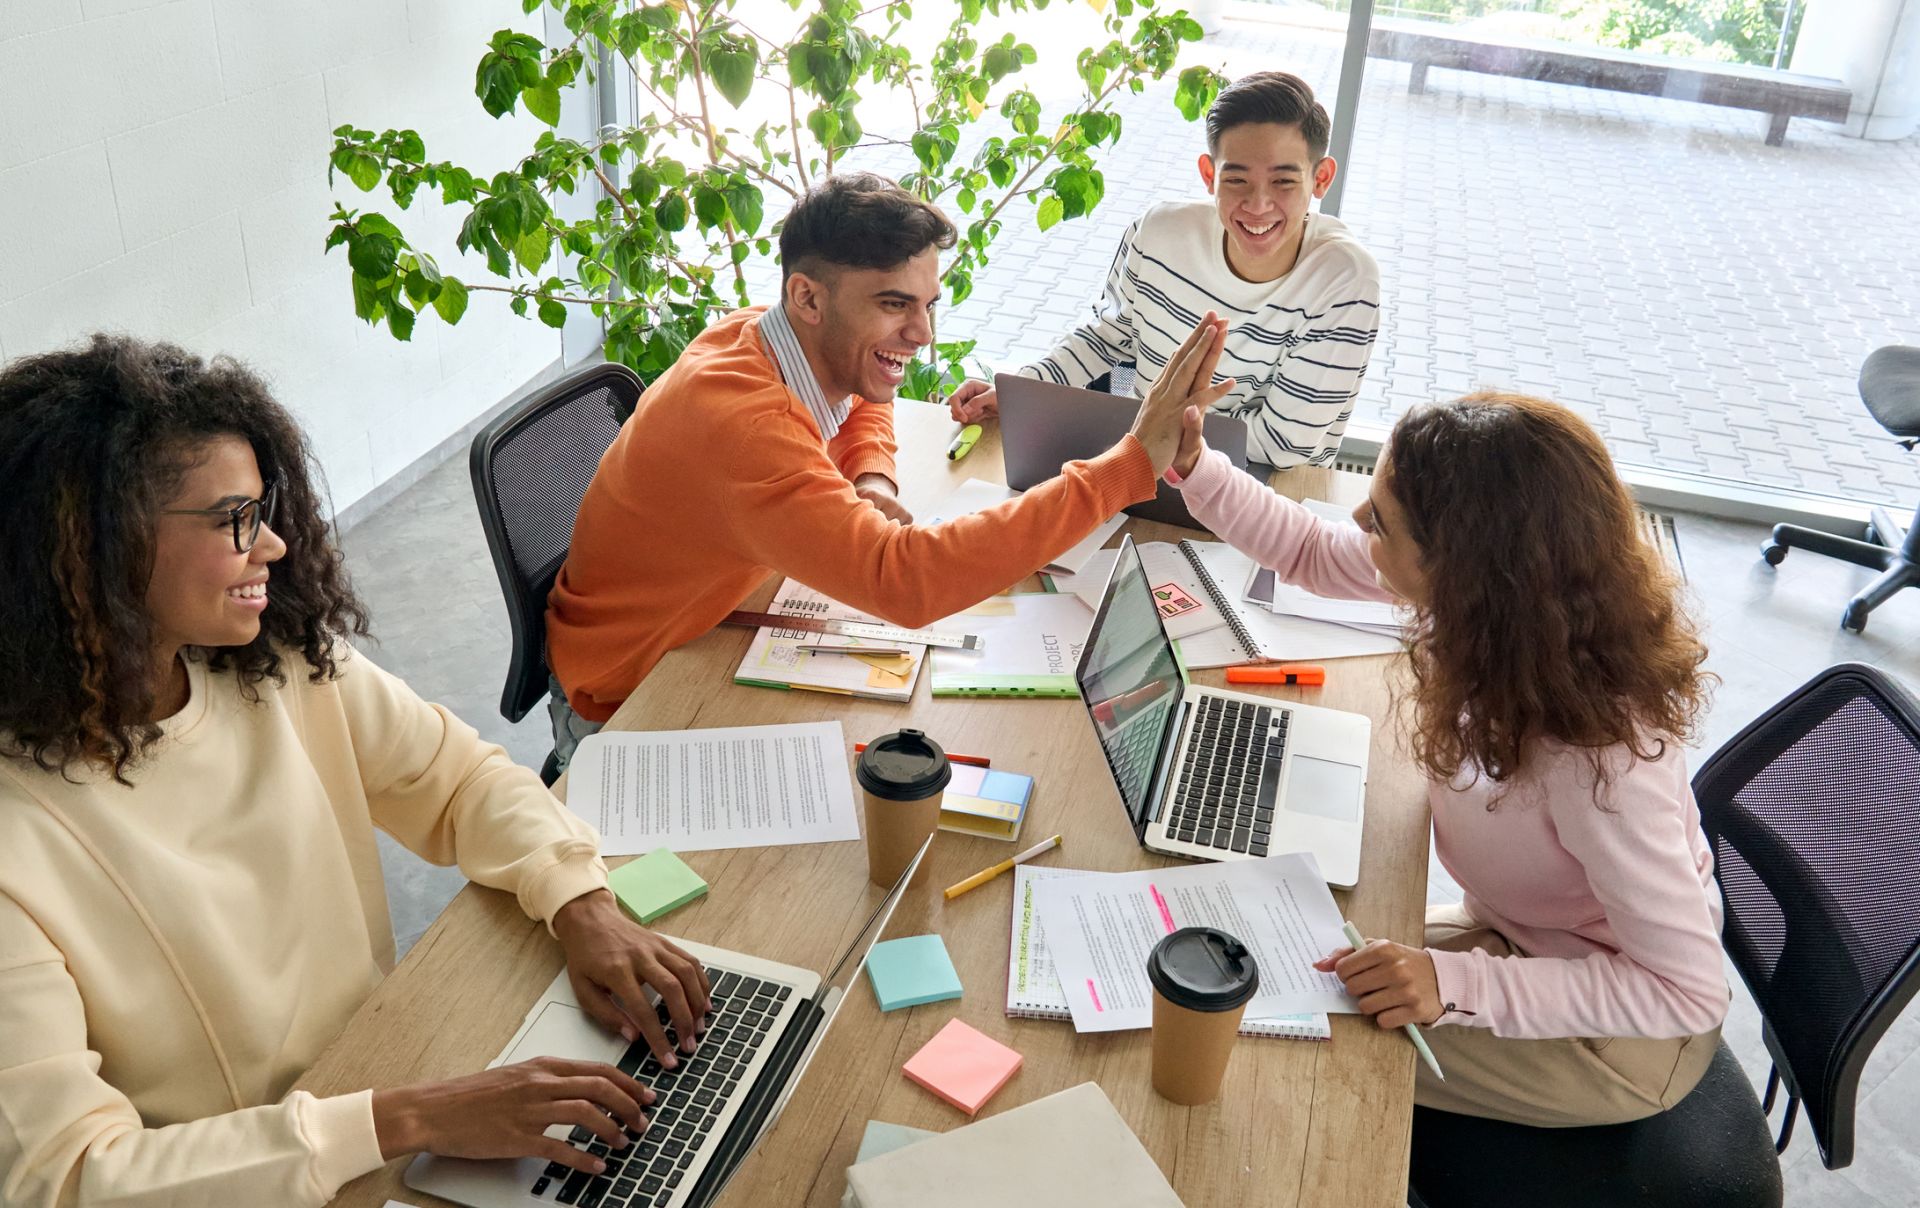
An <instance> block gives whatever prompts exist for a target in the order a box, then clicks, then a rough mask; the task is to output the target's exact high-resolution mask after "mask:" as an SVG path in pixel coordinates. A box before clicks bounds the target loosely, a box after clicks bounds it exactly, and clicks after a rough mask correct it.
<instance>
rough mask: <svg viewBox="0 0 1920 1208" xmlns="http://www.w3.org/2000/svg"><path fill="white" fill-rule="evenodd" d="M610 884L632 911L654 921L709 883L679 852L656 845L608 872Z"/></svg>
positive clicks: (624, 904)
mask: <svg viewBox="0 0 1920 1208" xmlns="http://www.w3.org/2000/svg"><path fill="white" fill-rule="evenodd" d="M607 888H608V889H611V890H613V896H614V897H616V898H618V899H619V900H620V905H621V906H622V907H623V908H624V909H625V910H626V912H627V913H628V914H630V915H632V916H633V917H634V918H636V919H639V920H640V921H641V922H642V923H651V922H653V920H655V919H657V918H659V917H660V916H661V915H663V914H666V913H668V912H670V911H674V910H678V909H680V908H681V907H682V906H685V905H686V904H687V903H688V902H691V901H693V900H694V899H695V898H697V897H699V896H700V895H702V894H704V893H706V892H707V883H706V882H705V881H703V880H701V879H700V874H699V873H697V872H695V871H693V869H691V868H688V867H687V865H686V861H684V860H682V859H681V858H680V857H679V856H676V855H674V854H673V853H672V852H670V851H668V850H667V849H666V848H664V847H656V848H655V849H653V850H652V851H650V852H648V853H647V854H646V855H644V856H641V857H640V858H639V859H638V860H629V861H627V862H626V863H625V864H622V865H621V866H620V867H618V868H616V869H614V870H613V871H612V872H610V873H608V874H607Z"/></svg>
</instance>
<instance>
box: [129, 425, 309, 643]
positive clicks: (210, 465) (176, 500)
mask: <svg viewBox="0 0 1920 1208" xmlns="http://www.w3.org/2000/svg"><path fill="white" fill-rule="evenodd" d="M196 452H197V456H196V460H195V462H194V463H193V465H192V466H190V467H189V468H188V469H187V471H186V473H185V474H184V475H182V477H181V480H180V484H179V488H178V489H177V490H176V491H175V492H174V495H173V498H171V499H169V500H167V501H165V502H164V503H162V504H161V507H162V508H166V509H175V508H186V509H195V510H199V509H218V510H222V511H224V510H225V509H227V508H232V507H238V506H239V505H240V504H243V503H245V502H246V501H247V500H249V499H258V498H260V496H261V494H262V493H263V492H264V491H265V489H266V484H265V483H264V482H263V481H262V480H261V477H260V465H259V463H258V461H256V460H255V458H254V455H253V446H252V445H250V444H248V443H247V442H246V441H245V440H243V439H242V438H240V437H238V436H218V437H214V438H212V439H211V440H208V441H207V442H206V443H205V444H204V445H203V446H202V447H201V448H200V449H199V450H197V451H196ZM241 536H242V538H243V539H244V538H245V536H246V529H245V526H244V525H243V526H242V528H241ZM286 552H287V543H286V542H284V541H282V540H281V539H280V537H279V535H278V534H277V533H275V532H274V531H273V529H272V528H271V527H269V526H267V525H265V524H262V525H261V526H260V535H259V537H258V538H257V539H256V540H255V541H254V543H253V549H252V550H251V551H249V552H247V553H244V554H243V553H237V552H235V550H234V548H233V525H232V523H231V522H230V521H228V519H227V518H226V517H225V516H224V515H223V516H218V517H215V516H179V515H171V516H169V515H162V516H158V517H156V518H155V525H154V536H153V576H152V577H151V578H150V579H149V580H148V581H147V596H146V608H147V615H148V616H149V617H151V618H152V620H153V632H154V642H155V645H156V648H158V649H159V650H160V652H161V654H162V655H163V657H164V658H165V659H167V660H169V661H170V660H171V658H172V656H173V654H174V652H176V651H177V650H179V648H180V647H182V646H245V645H246V644H247V643H249V642H251V641H253V639H254V638H256V637H258V636H259V634H260V614H261V613H263V612H265V611H266V609H267V578H268V573H267V568H268V566H269V565H270V564H271V563H273V562H276V561H278V560H279V559H280V557H281V555H283V554H285V553H286Z"/></svg>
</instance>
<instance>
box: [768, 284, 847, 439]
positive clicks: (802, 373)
mask: <svg viewBox="0 0 1920 1208" xmlns="http://www.w3.org/2000/svg"><path fill="white" fill-rule="evenodd" d="M760 338H761V339H762V340H764V341H765V342H766V345H767V351H769V352H771V353H772V354H773V362H774V365H775V367H776V368H778V369H779V370H780V377H781V378H782V379H783V380H784V381H785V382H786V383H787V389H789V390H791V391H793V392H794V394H796V395H798V396H799V398H800V401H801V402H803V403H805V404H806V405H807V410H808V411H809V412H811V413H812V415H813V422H814V423H816V424H819V425H820V435H821V437H822V438H824V439H826V440H832V439H833V438H834V437H835V436H837V435H839V433H840V425H841V424H844V423H846V422H847V415H848V413H849V412H851V411H852V410H853V396H852V395H848V396H847V397H845V398H843V399H841V400H840V401H839V402H837V403H829V402H828V401H827V395H826V391H824V390H822V389H820V379H819V378H817V377H815V376H814V374H813V366H812V365H810V364H808V363H807V354H806V353H805V352H804V351H802V350H801V348H800V337H798V336H796V335H794V333H793V323H792V322H791V321H790V320H789V319H788V318H787V312H786V308H785V307H784V306H769V307H768V308H767V310H766V313H765V314H763V315H761V316H760Z"/></svg>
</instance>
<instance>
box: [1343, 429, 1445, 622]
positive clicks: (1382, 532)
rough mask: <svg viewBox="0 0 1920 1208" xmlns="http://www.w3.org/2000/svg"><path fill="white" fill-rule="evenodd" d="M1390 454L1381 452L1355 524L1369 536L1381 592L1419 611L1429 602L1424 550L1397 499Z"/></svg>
mask: <svg viewBox="0 0 1920 1208" xmlns="http://www.w3.org/2000/svg"><path fill="white" fill-rule="evenodd" d="M1387 453H1388V450H1385V449H1382V450H1381V451H1380V460H1379V462H1378V463H1377V464H1376V465H1375V466H1374V470H1373V483H1372V485H1371V486H1370V487H1368V489H1367V499H1366V502H1364V503H1362V504H1361V505H1360V506H1359V507H1357V508H1355V509H1353V522H1354V523H1355V524H1357V525H1359V526H1360V529H1361V531H1362V532H1364V533H1366V534H1367V557H1368V558H1370V559H1371V560H1372V561H1373V577H1374V580H1375V581H1376V582H1377V583H1379V584H1380V587H1381V589H1382V590H1385V591H1389V592H1392V593H1393V594H1394V595H1396V596H1398V597H1400V598H1401V599H1402V600H1405V601H1406V602H1407V603H1409V604H1412V605H1413V606H1414V607H1416V608H1418V607H1421V606H1423V605H1425V604H1426V602H1427V575H1426V572H1425V571H1424V570H1423V569H1421V560H1422V557H1423V551H1422V550H1421V548H1420V543H1419V542H1417V541H1415V540H1414V539H1413V534H1412V532H1411V531H1410V530H1409V527H1408V524H1407V513H1406V509H1405V508H1403V507H1401V506H1400V501H1399V500H1398V499H1397V498H1395V497H1394V494H1393V490H1392V484H1391V479H1390V478H1389V476H1388V475H1389V466H1388V462H1387Z"/></svg>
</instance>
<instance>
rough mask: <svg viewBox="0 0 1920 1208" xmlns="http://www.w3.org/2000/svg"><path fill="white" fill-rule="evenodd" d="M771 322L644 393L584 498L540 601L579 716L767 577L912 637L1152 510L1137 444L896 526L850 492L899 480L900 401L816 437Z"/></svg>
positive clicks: (753, 322)
mask: <svg viewBox="0 0 1920 1208" xmlns="http://www.w3.org/2000/svg"><path fill="white" fill-rule="evenodd" d="M762 309H764V308H761V307H755V308H752V309H749V310H742V311H736V312H735V313H733V314H731V315H728V316H727V317H726V318H724V319H722V320H721V321H720V322H718V323H716V324H714V325H713V326H712V327H710V328H708V329H707V330H706V331H705V332H704V333H702V334H701V335H700V336H699V338H697V339H696V340H694V341H693V343H692V344H690V345H688V346H687V350H686V352H684V353H682V354H681V357H680V360H679V361H678V362H677V363H676V364H675V365H674V366H673V368H672V369H670V370H668V371H667V372H666V373H665V374H662V375H661V377H660V379H659V380H658V381H656V382H654V383H653V385H651V386H650V387H648V389H647V392H646V393H645V394H644V395H642V396H641V399H640V405H639V407H638V409H636V410H635V412H634V414H633V418H631V419H629V420H628V421H627V423H626V426H625V427H623V428H622V429H621V431H620V435H619V436H618V437H617V438H616V439H615V440H614V442H613V445H612V446H611V447H610V448H608V450H607V452H606V456H604V457H602V458H601V459H600V468H599V470H598V471H597V472H596V473H595V474H594V478H593V482H592V483H591V484H589V486H588V487H587V493H586V497H585V498H584V499H582V500H581V503H580V514H579V517H578V518H577V519H576V520H575V522H574V528H573V547H572V550H571V552H570V553H569V554H568V555H567V561H566V564H565V565H564V566H562V567H561V569H560V577H559V579H558V580H557V581H556V582H555V584H554V588H553V594H552V595H551V596H550V597H549V598H548V602H547V655H548V662H549V664H550V665H551V666H552V668H553V671H554V674H555V675H556V676H558V677H559V679H560V682H561V683H562V684H563V685H565V686H566V689H567V699H568V700H569V701H570V702H571V703H572V705H573V708H574V710H575V711H576V712H578V713H579V714H580V716H582V717H584V718H587V719H589V720H592V721H605V720H606V719H607V718H609V717H611V716H613V711H614V710H615V709H617V708H618V707H619V706H620V702H621V701H623V700H625V699H626V698H627V696H628V694H630V693H631V692H632V691H633V690H634V689H635V688H636V687H638V686H639V684H640V681H641V680H643V679H645V678H646V677H647V673H648V672H650V671H652V670H653V666H654V664H655V663H657V662H659V661H660V657H661V656H662V655H664V654H665V653H666V652H667V651H669V650H672V649H673V648H674V647H676V646H679V645H681V644H683V643H685V642H688V641H691V640H692V639H693V638H696V637H698V636H699V635H701V634H703V633H705V632H706V631H707V630H709V629H711V628H713V626H715V625H717V624H719V622H720V620H721V619H722V618H723V617H725V616H726V615H727V613H728V612H730V611H732V610H733V609H735V608H738V607H740V604H741V602H742V601H743V600H745V599H746V598H747V596H748V595H749V594H751V593H752V591H753V590H754V588H755V587H757V586H758V585H759V584H760V583H761V582H762V581H763V580H765V578H766V577H767V576H768V574H770V573H778V574H781V575H786V576H791V577H792V578H795V579H798V580H800V581H801V582H802V583H805V584H806V585H807V586H809V587H812V588H814V589H815V590H817V591H821V592H824V593H826V594H827V595H829V596H831V597H833V598H834V599H836V600H839V601H842V602H843V603H846V604H851V605H852V606H853V607H855V608H859V609H863V610H865V611H867V612H870V613H873V614H874V615H876V616H880V617H884V618H886V619H887V620H890V621H892V622H894V623H896V624H900V625H911V626H919V625H925V624H927V623H928V622H930V621H934V620H937V619H939V618H941V617H945V616H949V615H951V614H953V613H956V612H959V611H960V610H962V609H964V608H968V607H971V606H972V605H974V604H977V603H979V602H980V601H981V600H983V599H985V598H986V597H988V596H990V595H992V594H994V593H995V592H998V591H1002V590H1004V589H1005V588H1007V587H1009V586H1011V585H1012V584H1014V583H1017V582H1019V581H1020V580H1021V579H1022V578H1024V577H1026V576H1027V575H1030V574H1032V573H1033V572H1034V571H1036V570H1038V569H1040V568H1041V567H1042V566H1045V565H1046V564H1047V563H1048V562H1050V561H1052V560H1053V559H1054V558H1055V557H1057V556H1059V555H1060V554H1061V553H1064V552H1065V551H1066V550H1067V549H1069V548H1071V547H1072V546H1073V545H1074V543H1075V542H1077V541H1079V540H1080V539H1081V538H1083V537H1085V536H1086V535H1087V534H1088V533H1090V532H1092V531H1093V529H1094V527H1095V526H1096V525H1098V524H1099V523H1100V522H1101V521H1102V520H1104V519H1106V518H1107V517H1108V516H1111V515H1113V514H1114V513H1115V512H1118V511H1120V510H1121V509H1122V508H1124V507H1127V506H1128V505H1130V504H1134V503H1139V502H1141V501H1143V500H1146V499H1149V498H1152V496H1153V493H1154V475H1153V465H1152V463H1151V462H1150V461H1149V460H1148V458H1147V454H1146V450H1144V449H1143V448H1141V447H1140V444H1139V442H1138V441H1136V440H1134V439H1133V438H1132V437H1128V438H1127V439H1126V440H1124V441H1122V442H1121V443H1120V444H1119V445H1117V446H1115V447H1114V448H1113V449H1110V450H1108V451H1107V452H1106V453H1104V454H1102V455H1101V456H1099V457H1096V458H1093V459H1092V460H1090V461H1079V462H1072V463H1069V464H1068V465H1066V466H1065V467H1063V468H1062V471H1061V475H1060V477H1058V478H1055V479H1053V480H1051V481H1049V482H1046V483H1044V484H1042V485H1040V486H1037V487H1035V488H1033V489H1032V490H1030V491H1028V492H1026V493H1025V494H1024V495H1022V496H1021V497H1020V498H1018V499H1014V500H1009V501H1008V502H1006V503H1003V504H1000V505H999V506H997V507H994V508H991V509H989V510H987V511H985V512H979V513H976V514H974V515H971V516H963V517H960V518H959V519H956V520H951V521H948V522H947V523H945V524H936V525H918V524H915V525H900V524H896V523H894V522H893V521H891V520H889V519H887V518H886V517H885V516H884V515H882V514H881V513H880V511H879V509H877V508H875V507H874V506H873V505H872V504H869V503H867V502H866V501H865V500H863V499H861V498H860V497H859V496H858V495H856V494H854V490H853V480H854V479H855V478H856V477H858V476H859V475H861V474H867V473H881V474H886V475H888V476H890V477H891V476H892V475H893V454H894V443H893V411H892V408H891V406H890V405H888V404H884V403H870V402H867V401H866V400H864V399H855V401H854V406H853V410H852V412H851V413H850V414H849V415H848V416H847V420H846V422H845V423H844V424H842V425H841V428H840V432H839V435H837V436H835V437H834V439H833V440H832V441H830V442H827V441H822V440H821V435H820V427H819V425H818V424H816V423H815V422H814V420H813V416H812V415H810V414H809V413H808V411H807V408H806V406H805V404H803V403H802V402H801V401H800V400H799V398H798V397H796V396H795V395H794V394H793V392H792V391H790V390H788V389H787V387H786V384H785V383H784V382H782V381H781V379H780V374H779V371H778V370H777V369H776V367H775V365H774V361H773V357H772V355H771V354H770V353H768V352H767V350H766V346H765V345H764V344H762V343H761V340H760V333H759V327H760V324H759V318H760V313H761V310H762Z"/></svg>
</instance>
